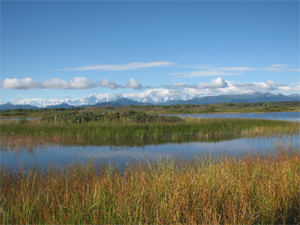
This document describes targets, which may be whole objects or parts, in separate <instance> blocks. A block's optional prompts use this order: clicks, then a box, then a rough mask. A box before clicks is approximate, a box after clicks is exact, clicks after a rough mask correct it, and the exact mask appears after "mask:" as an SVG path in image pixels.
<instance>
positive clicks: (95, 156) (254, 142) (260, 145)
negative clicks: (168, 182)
mask: <svg viewBox="0 0 300 225" xmlns="http://www.w3.org/2000/svg"><path fill="white" fill-rule="evenodd" d="M280 146H283V147H286V146H294V147H295V148H296V149H299V135H294V136H284V137H268V138H255V139H253V138H251V139H250V138H249V139H247V138H240V139H231V140H214V141H208V140H207V141H188V142H173V143H172V142H169V143H149V144H145V143H144V145H143V146H139V145H130V146H129V145H120V146H118V145H116V144H113V143H112V144H106V145H100V146H99V145H98V146H97V145H89V146H80V145H73V146H72V145H48V146H40V147H36V148H33V149H31V151H27V150H28V149H23V150H22V151H16V150H7V149H3V148H2V149H1V166H7V167H11V168H14V167H18V166H19V165H20V164H21V163H23V164H25V165H26V166H34V165H36V164H37V165H39V166H41V167H43V166H44V165H46V164H53V163H56V164H58V165H67V164H69V163H73V162H77V161H80V162H88V160H89V159H92V160H93V161H94V162H97V161H102V160H104V161H105V162H115V163H117V164H121V165H125V164H126V162H128V161H129V160H134V161H135V160H137V159H138V160H144V159H146V158H147V159H155V158H159V157H169V156H172V155H181V156H182V157H187V158H191V157H193V156H194V155H199V154H204V153H206V152H210V153H211V154H214V155H219V154H222V153H228V154H230V155H234V156H239V155H241V154H243V153H251V152H253V151H264V150H266V149H269V150H272V149H275V148H278V147H280Z"/></svg>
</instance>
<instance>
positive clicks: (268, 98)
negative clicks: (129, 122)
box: [0, 93, 300, 110]
mask: <svg viewBox="0 0 300 225" xmlns="http://www.w3.org/2000/svg"><path fill="white" fill-rule="evenodd" d="M285 101H300V95H299V94H293V95H282V94H278V95H274V94H271V93H255V94H251V95H246V94H244V95H217V96H205V97H202V98H193V99H189V100H171V101H166V102H158V103H148V102H138V101H134V100H131V99H128V98H118V99H116V100H113V101H106V102H100V103H96V104H93V105H92V104H89V105H78V106H75V105H70V104H67V103H62V104H58V105H50V106H46V107H45V108H66V109H67V108H74V107H86V106H106V105H107V106H108V105H110V106H112V107H115V106H127V105H187V104H196V105H200V104H214V103H227V102H231V103H237V102H247V103H256V102H285ZM0 109H1V110H7V109H40V108H39V107H37V106H32V105H13V104H11V103H6V104H2V105H0Z"/></svg>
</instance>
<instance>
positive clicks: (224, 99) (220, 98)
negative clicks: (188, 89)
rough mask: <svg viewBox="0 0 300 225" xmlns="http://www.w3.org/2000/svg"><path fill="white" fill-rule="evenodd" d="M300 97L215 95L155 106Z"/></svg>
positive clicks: (264, 100)
mask: <svg viewBox="0 0 300 225" xmlns="http://www.w3.org/2000/svg"><path fill="white" fill-rule="evenodd" d="M299 100H300V95H290V96H287V95H282V94H278V95H273V94H270V93H256V94H252V95H217V96H206V97H202V98H193V99H190V100H186V101H184V100H177V101H167V102H161V103H157V105H187V104H196V105H200V104H214V103H227V102H231V103H237V102H247V103H256V102H284V101H299Z"/></svg>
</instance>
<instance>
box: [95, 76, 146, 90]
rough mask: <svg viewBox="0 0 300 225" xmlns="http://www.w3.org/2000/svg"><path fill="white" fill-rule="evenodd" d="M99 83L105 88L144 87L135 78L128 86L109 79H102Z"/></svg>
mask: <svg viewBox="0 0 300 225" xmlns="http://www.w3.org/2000/svg"><path fill="white" fill-rule="evenodd" d="M99 85H100V86H101V87H104V88H111V89H116V88H132V89H142V88H143V86H142V85H141V84H140V83H139V82H138V81H137V80H136V79H134V78H131V79H130V80H129V81H128V83H127V85H126V86H123V85H120V84H117V83H116V82H115V81H109V80H108V79H102V80H100V82H99Z"/></svg>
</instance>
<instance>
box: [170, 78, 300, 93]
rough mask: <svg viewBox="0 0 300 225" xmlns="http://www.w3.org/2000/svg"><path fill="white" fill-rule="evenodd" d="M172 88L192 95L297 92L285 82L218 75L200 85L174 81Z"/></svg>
mask: <svg viewBox="0 0 300 225" xmlns="http://www.w3.org/2000/svg"><path fill="white" fill-rule="evenodd" d="M171 88H176V89H178V90H181V92H182V93H184V94H188V95H192V96H199V95H200V96H202V95H219V94H222V95H223V94H224V95H226V94H253V93H255V92H261V91H265V92H274V93H279V92H287V93H288V92H290V93H292V92H297V88H298V89H299V87H295V88H292V87H291V86H288V85H287V84H285V83H278V82H274V81H272V80H268V81H264V82H253V83H249V82H245V83H239V82H234V81H227V80H224V79H222V78H221V77H218V78H216V79H213V80H212V81H211V82H208V83H199V84H198V85H194V84H192V85H188V84H186V83H173V84H172V85H171Z"/></svg>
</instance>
